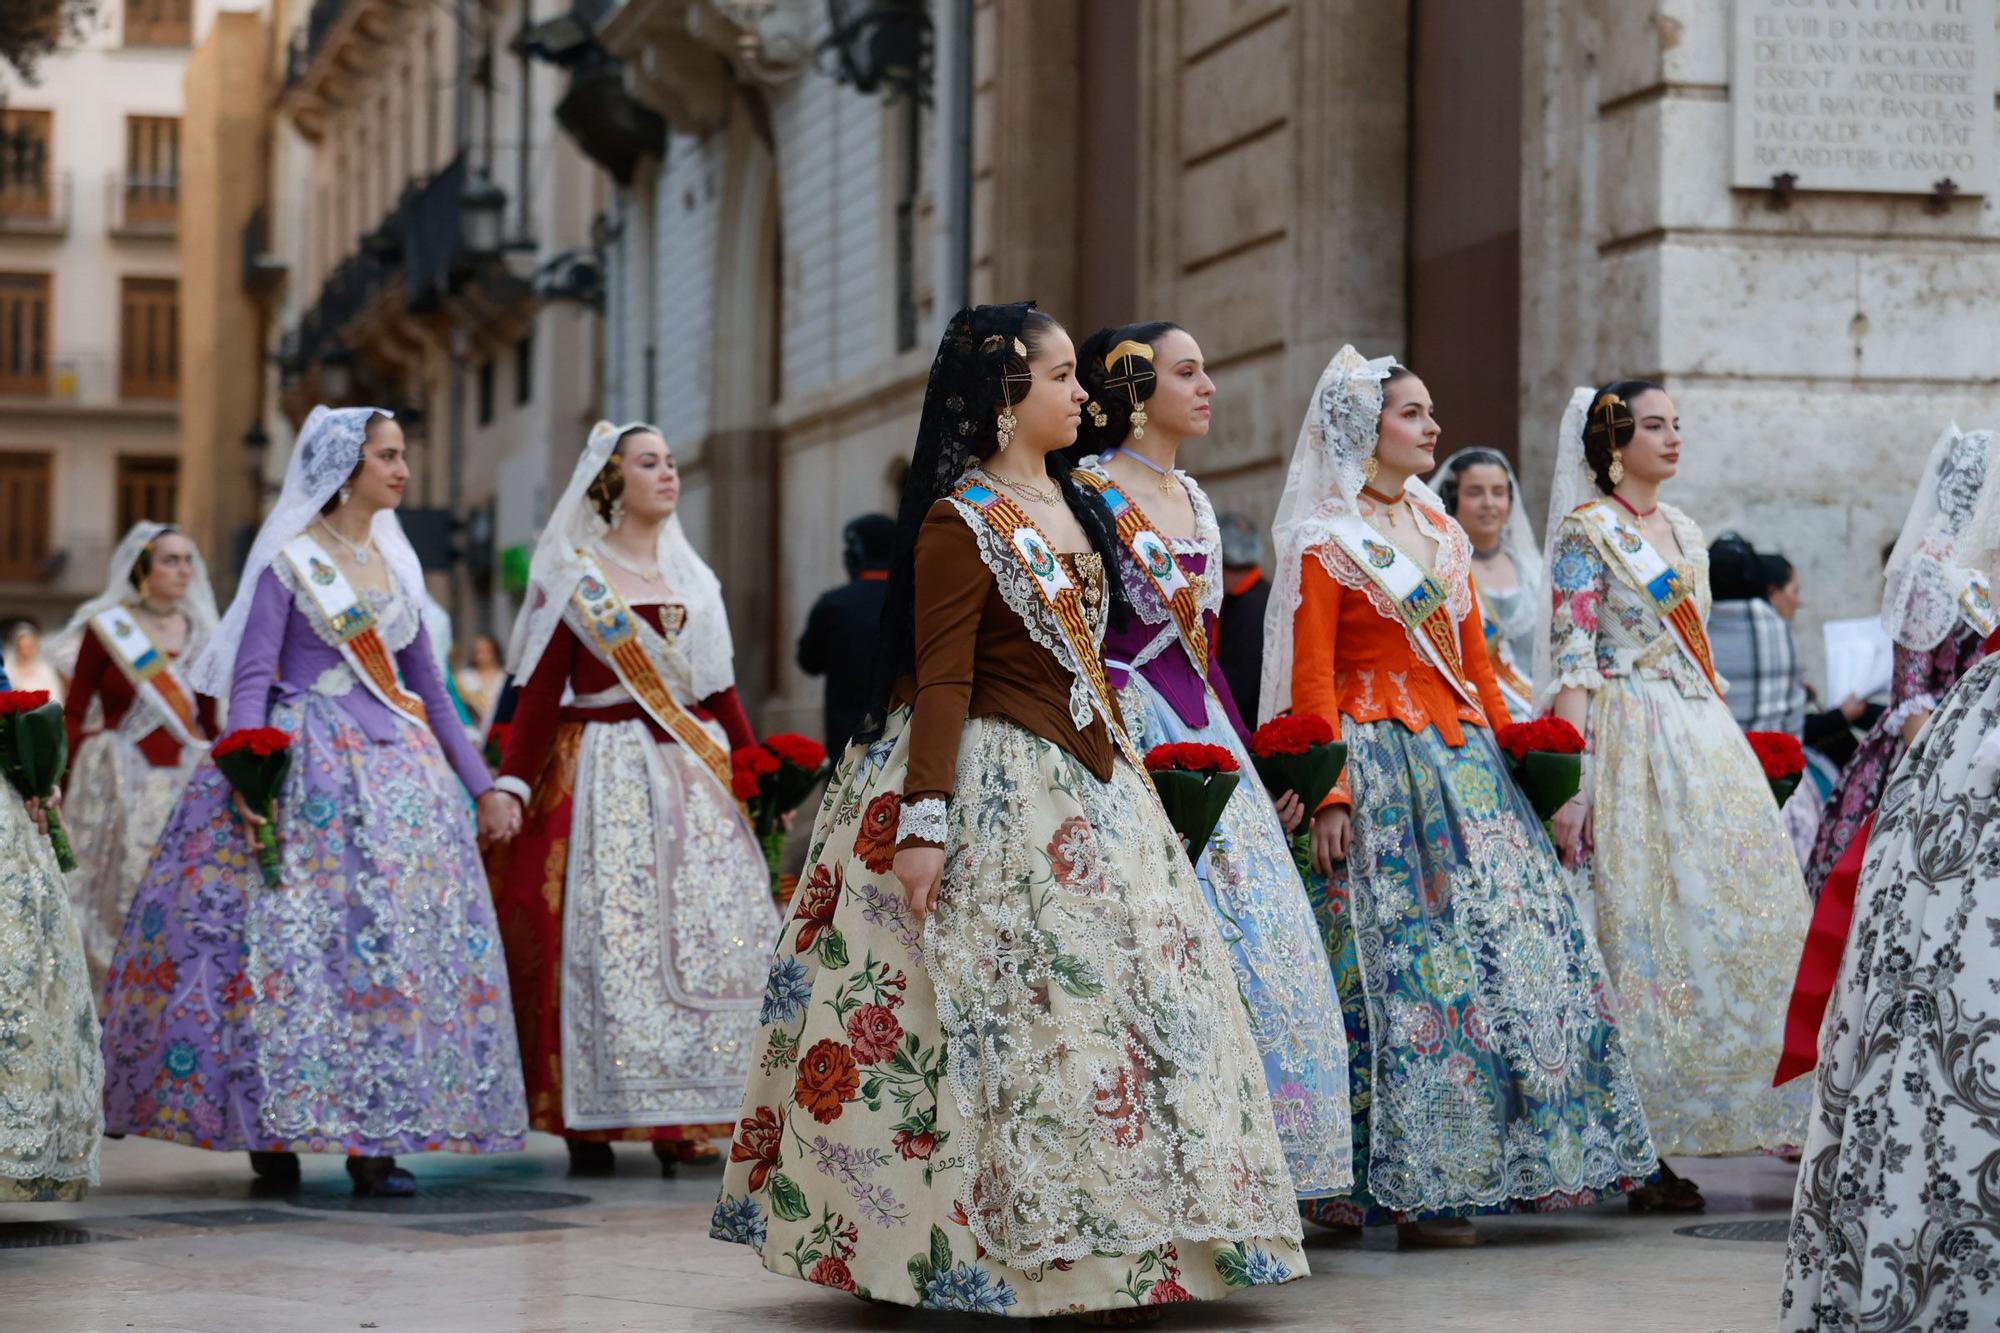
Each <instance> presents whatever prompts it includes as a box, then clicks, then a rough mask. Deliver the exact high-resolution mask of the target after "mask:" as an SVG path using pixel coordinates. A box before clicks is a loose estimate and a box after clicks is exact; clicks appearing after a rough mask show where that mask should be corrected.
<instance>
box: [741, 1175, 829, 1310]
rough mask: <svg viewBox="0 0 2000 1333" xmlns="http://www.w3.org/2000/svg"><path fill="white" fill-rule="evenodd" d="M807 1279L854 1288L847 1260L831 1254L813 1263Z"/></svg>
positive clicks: (820, 1283)
mask: <svg viewBox="0 0 2000 1333" xmlns="http://www.w3.org/2000/svg"><path fill="white" fill-rule="evenodd" d="M753 1188H754V1186H753ZM806 1281H808V1282H817V1283H818V1284H819V1285H820V1286H822V1287H838V1288H839V1289H840V1290H842V1291H853V1290H854V1274H852V1273H850V1272H848V1271H847V1261H846V1260H845V1259H836V1258H834V1257H833V1256H832V1255H830V1254H829V1255H827V1256H826V1257H825V1258H824V1259H821V1260H820V1261H819V1262H818V1263H816V1264H814V1265H813V1269H812V1272H810V1273H808V1274H806Z"/></svg>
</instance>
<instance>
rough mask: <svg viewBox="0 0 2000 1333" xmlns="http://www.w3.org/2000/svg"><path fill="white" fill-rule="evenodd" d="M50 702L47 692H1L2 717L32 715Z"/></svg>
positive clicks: (0, 710)
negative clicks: (18, 714)
mask: <svg viewBox="0 0 2000 1333" xmlns="http://www.w3.org/2000/svg"><path fill="white" fill-rule="evenodd" d="M48 701H49V692H48V691H47V690H0V715H11V714H14V713H32V712H34V711H35V710H36V709H37V708H40V707H41V706H42V705H44V704H46V703H47V702H48Z"/></svg>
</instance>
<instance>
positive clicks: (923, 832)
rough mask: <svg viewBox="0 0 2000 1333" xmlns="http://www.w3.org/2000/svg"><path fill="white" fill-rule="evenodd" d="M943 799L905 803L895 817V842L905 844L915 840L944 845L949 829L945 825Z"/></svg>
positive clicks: (936, 798)
mask: <svg viewBox="0 0 2000 1333" xmlns="http://www.w3.org/2000/svg"><path fill="white" fill-rule="evenodd" d="M945 808H946V806H945V799H944V797H942V796H926V797H924V799H923V800H921V801H906V802H904V803H903V808H902V810H901V812H900V813H898V814H897V816H896V841H897V842H906V841H908V840H909V839H911V838H916V839H918V840H919V841H921V842H934V843H936V844H937V845H938V846H940V847H942V846H944V845H945V840H946V838H947V836H948V835H949V833H950V829H949V828H948V827H947V825H946V823H945Z"/></svg>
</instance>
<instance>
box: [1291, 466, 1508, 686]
mask: <svg viewBox="0 0 2000 1333" xmlns="http://www.w3.org/2000/svg"><path fill="white" fill-rule="evenodd" d="M1412 507H1413V508H1416V506H1415V505H1414V504H1413V505H1412ZM1420 512H1423V513H1425V514H1427V515H1429V516H1430V518H1431V520H1432V524H1431V527H1432V533H1431V535H1432V536H1433V537H1435V538H1436V539H1437V543H1438V551H1437V568H1436V569H1435V570H1433V571H1432V573H1431V577H1433V578H1435V579H1436V580H1437V581H1438V582H1439V583H1441V584H1443V585H1444V589H1445V611H1446V613H1447V614H1448V615H1450V616H1451V621H1452V624H1454V625H1457V624H1459V623H1461V622H1463V621H1464V619H1465V617H1466V616H1468V615H1470V614H1471V612H1472V541H1471V539H1470V538H1468V537H1467V536H1466V535H1465V529H1463V528H1461V527H1459V526H1458V524H1457V523H1455V522H1452V521H1451V520H1449V519H1444V518H1442V517H1441V516H1440V515H1437V514H1435V513H1432V512H1431V511H1430V510H1428V509H1424V510H1421V511H1420ZM1310 550H1311V553H1312V554H1313V555H1315V556H1317V557H1319V563H1320V566H1321V568H1323V569H1325V570H1326V572H1327V577H1329V578H1331V579H1332V580H1333V581H1334V582H1336V583H1338V584H1340V586H1341V587H1343V588H1347V589H1350V590H1353V591H1357V592H1363V593H1366V594H1367V595H1368V604H1369V605H1370V606H1372V607H1374V608H1375V611H1376V614H1378V615H1380V616H1382V617H1383V618H1384V619H1386V620H1388V621H1389V622H1390V623H1391V624H1394V625H1397V626H1400V627H1401V628H1402V631H1403V637H1404V638H1405V639H1407V640H1409V644H1410V651H1411V652H1413V653H1415V654H1416V655H1417V660H1418V661H1421V662H1425V663H1428V662H1429V661H1430V660H1431V659H1430V650H1429V649H1428V648H1426V647H1425V646H1424V645H1423V643H1422V642H1421V641H1419V640H1418V638H1417V632H1416V631H1415V630H1414V629H1412V628H1410V625H1409V622H1407V621H1405V620H1404V619H1403V613H1402V611H1401V609H1400V608H1398V607H1397V605H1396V604H1395V602H1394V601H1392V600H1391V599H1390V597H1389V594H1388V593H1386V592H1384V591H1383V590H1382V585H1381V584H1379V583H1377V582H1376V581H1375V580H1374V579H1372V578H1369V577H1368V575H1367V574H1366V573H1365V572H1363V571H1362V569H1361V566H1359V565H1357V564H1355V563H1354V558H1353V557H1352V556H1350V555H1348V554H1347V552H1346V551H1345V550H1344V549H1343V548H1342V547H1341V545H1340V543H1338V542H1336V541H1334V540H1332V538H1331V536H1329V537H1328V538H1327V539H1326V540H1324V541H1321V542H1320V543H1319V544H1318V545H1316V546H1313V547H1311V548H1310ZM1292 609H1293V612H1294V613H1295V614H1296V612H1297V610H1298V608H1297V607H1294V608H1292Z"/></svg>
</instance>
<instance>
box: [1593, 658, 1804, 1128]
mask: <svg viewBox="0 0 2000 1333" xmlns="http://www.w3.org/2000/svg"><path fill="white" fill-rule="evenodd" d="M1590 731H1591V751H1592V754H1593V756H1594V758H1593V763H1594V768H1593V772H1592V777H1591V801H1592V811H1593V814H1592V818H1593V820H1594V824H1595V831H1594V840H1595V848H1596V851H1595V855H1594V858H1593V863H1592V867H1591V884H1592V887H1593V889H1594V890H1595V897H1596V907H1597V933H1598V943H1599V945H1600V946H1601V947H1602V949H1603V953H1604V963H1605V968H1606V971H1607V973H1608V974H1609V977H1610V981H1611V986H1612V989H1613V991H1614V992H1615V993H1616V995H1617V1000H1618V1026H1619V1029H1620V1031H1621V1032H1622V1033H1623V1034H1624V1038H1625V1049H1626V1051H1627V1052H1628V1053H1629V1054H1630V1056H1631V1059H1632V1064H1633V1067H1634V1069H1635V1070H1636V1071H1637V1073H1638V1076H1639V1095H1640V1098H1641V1100H1642V1101H1643V1103H1644V1105H1645V1108H1646V1117H1647V1119H1648V1121H1649V1122H1650V1123H1651V1125H1652V1130H1653V1141H1654V1144H1655V1145H1656V1146H1657V1147H1658V1148H1659V1151H1660V1155H1661V1156H1662V1157H1668V1156H1693V1157H1714V1156H1724V1155H1728V1154H1731V1153H1743V1152H1754V1151H1757V1150H1759V1149H1767V1148H1781V1147H1793V1146H1797V1145H1798V1144H1800V1143H1801V1142H1803V1140H1804V1137H1805V1122H1806V1111H1807V1108H1808V1105H1809V1101H1810V1097H1811V1089H1810V1088H1809V1087H1808V1086H1807V1085H1806V1080H1795V1081H1793V1082H1792V1083H1790V1084H1788V1085H1786V1086H1785V1087H1783V1088H1773V1087H1772V1086H1771V1076H1772V1074H1773V1073H1774V1072H1775V1071H1776V1069H1777V1066H1778V1054H1779V1051H1780V1049H1781V1048H1782V1046H1783V1043H1784V1025H1785V1006H1786V1003H1787V999H1788V997H1789V996H1790V995H1791V990H1792V980H1793V977H1794V976H1795V974H1796V972H1797V969H1798V962H1799V950H1800V949H1801V948H1802V947H1803V945H1804V943H1805V936H1806V927H1807V925H1808V922H1809V910H1810V906H1811V904H1810V902H1809V901H1808V899H1807V897H1806V890H1805V881H1804V879H1803V877H1802V876H1801V874H1800V871H1799V862H1798V857H1797V855H1796V853H1795V852H1794V851H1793V848H1792V844H1791V839H1790V837H1789V836H1788V835H1787V834H1786V831H1785V825H1784V821H1783V819H1782V817H1781V816H1780V813H1779V810H1778V805H1777V802H1776V801H1775V800H1774V799H1773V798H1772V796H1771V788H1770V784H1769V783H1767V782H1766V781H1765V779H1764V774H1763V770H1762V769H1761V768H1760V767H1759V766H1758V763H1757V759H1756V756H1755V755H1754V754H1753V753H1752V752H1751V750H1750V744H1749V742H1748V741H1746V740H1745V739H1744V737H1743V731H1742V728H1740V727H1738V726H1737V725H1736V721H1735V719H1734V718H1732V717H1731V716H1730V714H1729V709H1728V706H1727V705H1726V704H1724V703H1723V702H1722V700H1721V699H1719V698H1717V697H1715V696H1709V697H1706V698H1701V699H1688V698H1685V697H1683V696H1682V694H1681V693H1680V691H1679V690H1678V689H1677V688H1676V687H1675V686H1674V685H1673V684H1672V682H1670V681H1667V680H1662V679H1655V678H1652V677H1647V676H1622V677H1612V678H1609V679H1607V680H1606V681H1605V683H1604V685H1603V686H1602V687H1601V688H1599V689H1598V690H1596V691H1595V692H1594V693H1593V694H1592V696H1591V705H1590Z"/></svg>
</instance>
